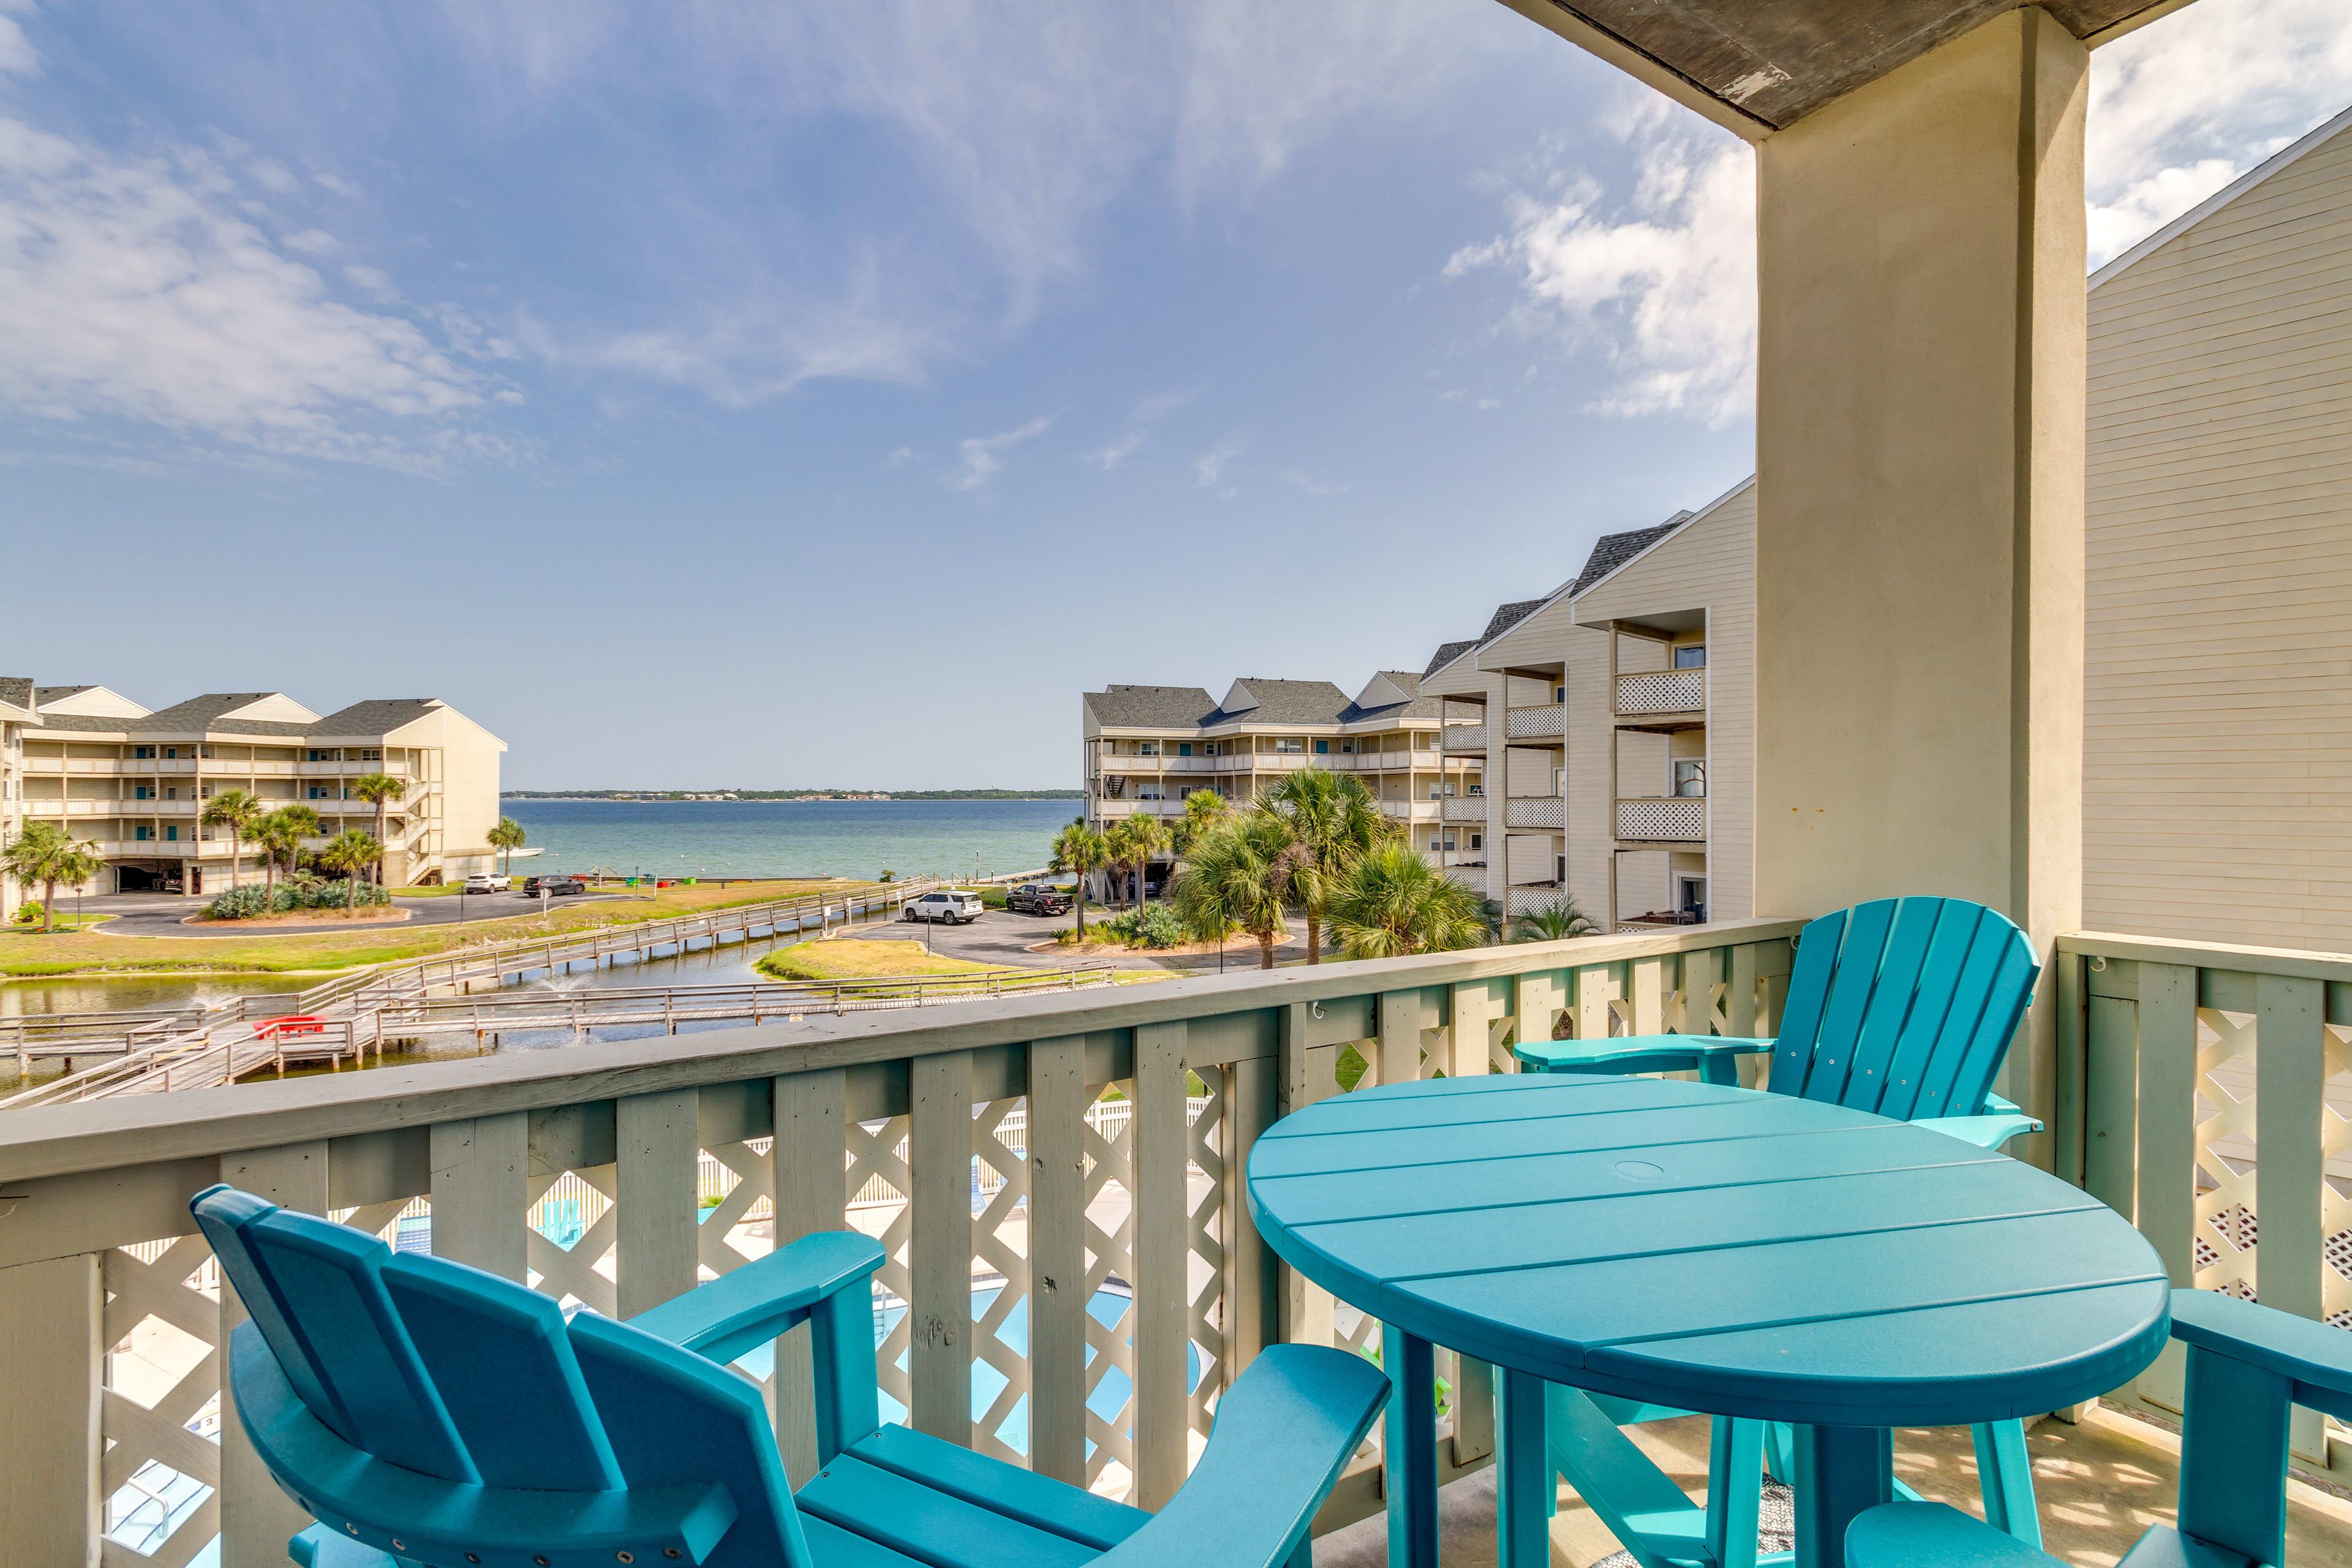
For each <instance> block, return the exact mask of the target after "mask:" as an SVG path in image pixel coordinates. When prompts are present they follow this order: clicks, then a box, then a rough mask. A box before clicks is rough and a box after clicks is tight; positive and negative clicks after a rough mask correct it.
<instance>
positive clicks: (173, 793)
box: [163, 784, 180, 800]
mask: <svg viewBox="0 0 2352 1568" xmlns="http://www.w3.org/2000/svg"><path fill="white" fill-rule="evenodd" d="M163 798H164V799H165V800H177V799H179V798H180V786H179V785H178V784H165V785H164V786H163Z"/></svg>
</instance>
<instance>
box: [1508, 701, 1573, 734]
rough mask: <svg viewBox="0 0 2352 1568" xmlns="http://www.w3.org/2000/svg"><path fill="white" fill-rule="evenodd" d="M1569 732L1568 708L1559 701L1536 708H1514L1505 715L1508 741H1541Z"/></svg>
mask: <svg viewBox="0 0 2352 1568" xmlns="http://www.w3.org/2000/svg"><path fill="white" fill-rule="evenodd" d="M1567 732H1568V710H1567V709H1566V708H1565V707H1563V706H1561V705H1560V704H1559V703H1557V702H1547V703H1544V704H1543V705H1542V706H1540V707H1536V708H1514V709H1512V710H1509V711H1508V712H1507V713H1505V714H1504V715H1503V738H1504V739H1505V740H1507V741H1522V740H1525V741H1539V740H1542V739H1544V738H1545V737H1546V736H1549V735H1564V734H1566V733H1567Z"/></svg>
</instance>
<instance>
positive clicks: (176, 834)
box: [163, 827, 180, 844]
mask: <svg viewBox="0 0 2352 1568" xmlns="http://www.w3.org/2000/svg"><path fill="white" fill-rule="evenodd" d="M163 837H164V838H165V840H166V841H168V842H171V843H174V844H176V843H178V842H179V838H180V830H179V829H178V828H177V827H167V828H165V829H163Z"/></svg>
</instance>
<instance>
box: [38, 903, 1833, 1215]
mask: <svg viewBox="0 0 2352 1568" xmlns="http://www.w3.org/2000/svg"><path fill="white" fill-rule="evenodd" d="M1803 923H1804V922H1803V921H1796V920H1785V919H1765V920H1748V921H1721V922H1719V923H1717V924H1713V925H1705V926H1685V927H1679V928H1676V929H1674V930H1670V931H1654V932H1642V933H1638V934H1631V935H1620V936H1607V937H1583V938H1574V939H1570V940H1569V941H1566V942H1525V943H1512V944H1509V945H1506V946H1501V947H1485V948H1474V949H1471V950H1468V951H1466V952H1445V953H1428V954H1423V955H1420V956H1417V957H1412V958H1394V959H1381V960H1373V961H1369V962H1361V963H1324V964H1318V965H1315V966H1312V967H1306V968H1296V969H1285V970H1274V971H1270V972H1256V973H1242V974H1238V975H1235V974H1227V975H1223V976H1218V975H1207V976H1198V977H1187V978H1181V979H1175V980H1170V981H1165V982H1161V983H1159V984H1152V985H1146V986H1131V987H1130V986H1122V987H1117V988H1110V987H1095V988H1091V989H1084V990H1076V991H1053V990H1045V989H1033V990H1024V991H1022V992H1020V993H1019V994H1014V995H1011V996H1003V997H989V998H981V999H975V1000H972V1001H970V1002H968V1003H966V1004H964V1005H960V1006H958V1007H957V1008H956V1009H955V1010H954V1016H953V1017H951V1018H950V1017H943V1016H941V1015H940V1013H938V1012H935V1011H931V1010H929V1009H919V1008H907V1009H901V1010H894V1011H874V1012H865V1013H850V1014H845V1015H843V1016H838V1017H836V1016H832V1015H830V1014H826V1015H821V1016H812V1017H808V1018H805V1019H803V1021H802V1022H800V1023H796V1024H794V1023H774V1024H761V1025H759V1026H747V1027H743V1028H737V1029H714V1030H709V1031H706V1032H703V1033H699V1034H694V1035H686V1036H675V1037H666V1038H656V1039H650V1040H646V1039H638V1040H626V1041H591V1042H587V1043H584V1044H581V1045H576V1046H571V1047H565V1048H564V1049H562V1050H561V1051H529V1052H520V1053H517V1054H514V1055H510V1056H504V1057H484V1058H474V1059H471V1060H459V1061H442V1062H425V1063H417V1064H411V1065H400V1066H392V1067H383V1068H374V1069H373V1070H370V1071H367V1072H361V1073H349V1074H339V1075H335V1076H332V1077H321V1078H312V1079H287V1080H284V1081H281V1082H273V1083H261V1084H244V1085H236V1086H231V1087H223V1088H213V1089H183V1090H176V1091H174V1092H173V1093H172V1094H170V1095H152V1096H136V1097H131V1096H125V1097H120V1098H115V1099H109V1100H82V1101H78V1102H75V1103H71V1104H66V1105H54V1106H44V1107H41V1108H39V1110H38V1113H37V1114H32V1115H25V1114H12V1113H9V1112H5V1111H0V1182H5V1181H14V1180H19V1179H34V1178H38V1177H43V1176H56V1175H64V1174H71V1173H79V1172H88V1171H100V1170H105V1169H108V1168H110V1167H112V1166H120V1165H128V1164H139V1163H152V1162H156V1161H163V1160H179V1159H202V1158H209V1157H216V1156H218V1155H222V1154H226V1153H234V1152H237V1151H240V1150H247V1149H260V1148H272V1147H277V1146H279V1145H285V1144H293V1143H302V1142H310V1141H313V1140H319V1139H331V1138H341V1137H349V1136H353V1135H356V1134H360V1133H366V1132H373V1131H382V1130H384V1129H387V1128H392V1127H399V1126H413V1125H416V1124H419V1123H423V1122H430V1121H449V1120H452V1119H457V1118H466V1117H479V1116H490V1115H497V1114H499V1113H501V1112H506V1111H516V1110H549V1109H553V1108H556V1107H559V1106H568V1105H578V1104H582V1103H586V1102H593V1101H598V1100H611V1099H614V1098H615V1097H618V1096H624V1095H635V1094H645V1093H651V1092H655V1091H656V1090H662V1089H687V1088H699V1087H701V1086H704V1085H710V1084H725V1083H735V1082H740V1081H743V1080H746V1079H765V1078H773V1077H778V1076H783V1075H790V1074H793V1073H799V1072H806V1071H812V1070H815V1069H819V1068H845V1067H856V1066H861V1065H864V1064H868V1063H875V1062H887V1061H904V1060H909V1059H913V1058H920V1057H927V1056H932V1055H936V1054H939V1053H941V1052H948V1051H962V1050H983V1049H987V1048H990V1047H1003V1046H1025V1045H1026V1044H1027V1043H1028V1042H1030V1041H1033V1040H1042V1039H1056V1038H1066V1037H1081V1036H1082V1037H1094V1036H1102V1035H1111V1036H1120V1035H1123V1034H1125V1033H1126V1032H1128V1031H1131V1030H1133V1029H1135V1028H1138V1027H1139V1026H1145V1025H1150V1024H1177V1023H1181V1024H1189V1025H1191V1026H1192V1029H1191V1039H1192V1045H1191V1047H1189V1051H1190V1055H1189V1056H1188V1058H1187V1059H1188V1060H1190V1061H1195V1062H1211V1061H1224V1060H1238V1059H1242V1058H1255V1057H1263V1056H1267V1055H1270V1054H1272V1050H1273V1044H1272V1042H1273V1035H1274V1030H1273V1021H1272V1018H1273V1013H1274V1010H1276V1009H1278V1008H1282V1007H1286V1006H1296V1007H1298V1008H1299V1009H1301V1011H1302V1013H1305V1012H1307V1011H1308V1010H1310V1009H1312V1008H1314V1007H1315V1006H1316V1005H1318V1004H1320V1005H1323V1006H1325V1007H1326V1008H1327V1009H1332V1010H1334V1012H1335V1016H1334V1018H1333V1019H1332V1021H1331V1022H1329V1023H1328V1024H1327V1025H1325V1026H1323V1027H1324V1029H1325V1031H1326V1032H1328V1031H1330V1030H1339V1031H1340V1032H1339V1033H1333V1034H1331V1035H1330V1037H1331V1039H1332V1040H1333V1041H1335V1042H1337V1041H1340V1040H1348V1039H1360V1038H1366V1037H1370V1034H1371V1033H1372V1032H1373V1031H1372V1029H1370V1028H1369V1027H1358V1026H1359V1025H1360V1024H1363V1023H1366V1022H1368V1021H1369V1019H1370V1016H1371V1014H1372V1010H1373V1008H1374V1007H1375V1006H1376V1005H1377V999H1378V998H1379V997H1380V996H1381V994H1383V993H1404V992H1420V991H1423V990H1425V989H1430V988H1440V989H1441V990H1442V988H1444V987H1450V986H1453V985H1458V984H1465V983H1469V982H1477V981H1499V980H1508V979H1509V978H1510V977H1512V976H1515V975H1523V974H1533V973H1563V974H1567V975H1571V976H1572V975H1573V974H1574V973H1575V972H1577V971H1579V970H1582V969H1590V968H1594V967H1598V966H1603V965H1607V964H1611V963H1624V962H1629V961H1633V960H1638V959H1643V958H1652V957H1659V956H1664V955H1666V954H1670V953H1681V952H1704V951H1709V950H1713V949H1718V948H1732V947H1740V946H1746V945H1750V944H1755V943H1762V942H1784V941H1786V940H1787V939H1788V938H1790V937H1792V936H1794V935H1795V934H1796V933H1797V932H1798V931H1800V930H1801V929H1802V926H1803ZM1778 962H1779V963H1780V965H1781V966H1783V967H1785V964H1786V962H1787V960H1786V957H1785V950H1784V951H1783V954H1782V956H1780V959H1779V960H1778ZM1349 1029H1354V1030H1355V1032H1353V1033H1349V1032H1346V1031H1348V1030H1349Z"/></svg>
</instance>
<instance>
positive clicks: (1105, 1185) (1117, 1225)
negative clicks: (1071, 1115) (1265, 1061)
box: [1086, 1079, 1135, 1498]
mask: <svg viewBox="0 0 2352 1568" xmlns="http://www.w3.org/2000/svg"><path fill="white" fill-rule="evenodd" d="M1111 1090H1115V1091H1116V1092H1117V1093H1118V1099H1119V1100H1120V1101H1124V1102H1126V1103H1127V1104H1129V1105H1130V1106H1131V1105H1132V1104H1133V1095H1134V1093H1135V1084H1134V1082H1133V1080H1132V1079H1127V1080H1122V1081H1120V1082H1118V1083H1116V1084H1113V1085H1112V1086H1110V1090H1106V1091H1105V1094H1106V1097H1107V1096H1108V1093H1109V1092H1110V1091H1111ZM1115 1103H1118V1102H1117V1101H1110V1100H1108V1099H1107V1098H1106V1099H1103V1100H1097V1105H1098V1106H1101V1107H1103V1108H1104V1109H1108V1108H1109V1106H1110V1105H1112V1104H1115ZM1086 1151H1087V1176H1086V1193H1087V1226H1086V1236H1087V1302H1088V1303H1089V1307H1090V1309H1091V1303H1093V1302H1094V1300H1096V1299H1097V1297H1098V1296H1100V1295H1101V1294H1102V1292H1103V1290H1104V1288H1105V1287H1106V1286H1112V1287H1115V1288H1116V1289H1115V1292H1114V1293H1116V1294H1125V1295H1127V1296H1128V1297H1129V1306H1128V1308H1127V1310H1125V1311H1123V1312H1121V1313H1120V1314H1119V1316H1118V1321H1115V1322H1112V1323H1105V1322H1103V1321H1101V1320H1100V1319H1099V1318H1098V1317H1097V1315H1096V1314H1095V1312H1094V1311H1093V1310H1088V1311H1087V1350H1088V1351H1090V1352H1093V1353H1092V1354H1090V1355H1089V1356H1088V1357H1087V1373H1086V1390H1087V1442H1088V1443H1089V1444H1090V1445H1091V1447H1089V1448H1088V1450H1087V1468H1086V1479H1087V1488H1088V1489H1091V1490H1094V1491H1097V1492H1101V1493H1103V1494H1104V1495H1106V1496H1108V1497H1117V1498H1125V1497H1127V1496H1128V1495H1129V1493H1130V1491H1131V1490H1132V1489H1133V1485H1134V1476H1135V1425H1134V1423H1135V1394H1134V1389H1135V1346H1134V1343H1133V1339H1132V1336H1133V1333H1134V1324H1135V1309H1134V1305H1133V1300H1132V1298H1133V1292H1134V1279H1135V1200H1134V1194H1135V1119H1134V1117H1133V1116H1132V1115H1126V1116H1121V1117H1118V1119H1116V1120H1113V1119H1111V1118H1109V1117H1107V1116H1103V1115H1101V1114H1099V1113H1097V1114H1092V1115H1089V1116H1088V1117H1087V1133H1086ZM1106 1226H1108V1228H1106ZM1112 1373H1118V1384H1113V1386H1114V1387H1116V1386H1118V1385H1119V1384H1123V1385H1124V1386H1125V1387H1126V1388H1127V1390H1128V1396H1127V1399H1126V1402H1125V1403H1124V1404H1121V1405H1117V1406H1115V1407H1110V1408H1106V1406H1107V1405H1108V1403H1109V1401H1108V1397H1107V1395H1106V1393H1105V1388H1104V1383H1105V1379H1107V1378H1109V1377H1110V1376H1111V1374H1112Z"/></svg>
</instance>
